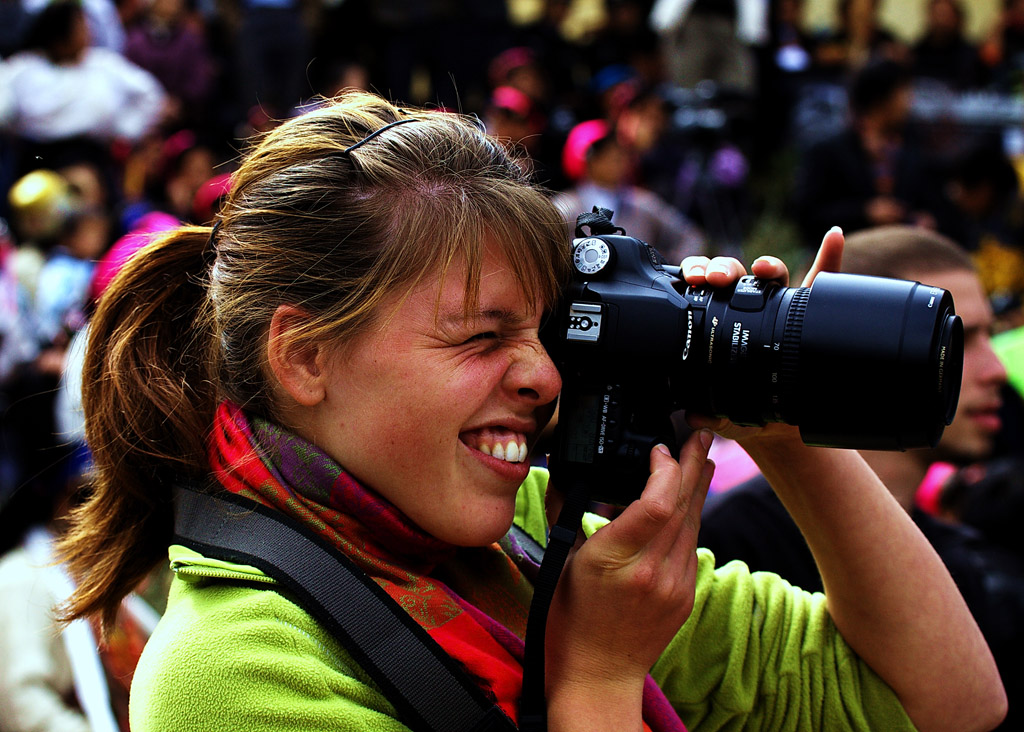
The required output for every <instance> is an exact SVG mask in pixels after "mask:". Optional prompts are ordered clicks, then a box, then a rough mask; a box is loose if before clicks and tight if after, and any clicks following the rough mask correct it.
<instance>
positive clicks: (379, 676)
mask: <svg viewBox="0 0 1024 732" xmlns="http://www.w3.org/2000/svg"><path fill="white" fill-rule="evenodd" d="M174 534H175V536H174V538H175V541H176V542H177V543H179V544H182V545H184V546H187V547H189V548H191V549H194V550H195V551H198V552H200V553H202V554H203V555H204V556H208V557H211V558H216V559H222V560H225V561H229V562H235V563H241V564H248V565H250V566H253V567H256V568H257V569H259V570H260V571H262V572H264V573H265V574H266V575H268V576H269V577H272V578H273V579H275V580H277V582H278V583H280V585H281V586H282V587H284V588H285V589H287V591H288V592H289V593H290V594H291V595H292V596H293V597H294V598H295V599H296V600H297V602H298V604H299V605H300V606H301V607H302V608H303V609H305V610H306V611H307V612H308V613H310V614H311V615H312V616H313V617H314V618H316V619H317V621H318V622H320V623H321V624H322V625H323V626H324V627H326V628H327V629H328V630H329V631H330V632H331V634H332V635H334V637H335V638H337V639H338V641H339V642H340V643H341V644H342V645H343V646H344V647H345V648H346V649H347V650H348V652H349V653H351V654H352V657H353V658H354V659H355V660H356V662H357V663H359V665H360V666H361V667H362V668H363V669H364V670H365V671H366V672H367V673H368V674H369V675H370V676H371V677H372V678H373V680H374V681H375V682H376V683H377V684H378V685H379V686H380V688H381V689H382V690H383V692H384V694H385V695H386V696H387V697H388V699H389V700H390V701H391V702H392V704H394V705H395V708H396V709H397V710H398V713H399V715H400V716H401V718H402V721H403V722H404V723H405V724H407V725H408V726H409V727H410V728H411V729H413V730H416V732H421V731H422V732H507V731H510V730H515V728H516V727H515V725H514V724H513V723H512V721H511V720H510V719H509V718H508V716H507V715H506V714H505V713H504V712H503V711H502V710H501V708H500V707H498V706H497V705H496V704H495V703H494V702H492V701H491V700H489V699H488V698H487V697H486V696H485V695H484V693H483V691H482V690H481V689H480V688H479V687H478V686H477V685H476V684H475V683H474V682H473V681H472V680H471V679H470V678H469V676H468V675H467V674H466V672H465V671H464V670H463V668H462V667H461V666H460V665H459V664H458V663H457V662H456V661H455V660H454V659H453V658H452V657H451V656H449V655H448V654H447V653H446V652H445V651H444V649H442V648H441V646H440V645H438V643H437V642H436V641H435V640H434V639H433V638H431V637H430V635H429V634H428V633H427V632H426V631H425V630H424V629H423V628H422V627H420V625H419V624H417V623H416V621H415V620H413V619H412V617H411V616H410V615H409V614H408V613H407V612H406V611H405V610H404V609H402V607H401V606H399V605H398V603H396V602H395V601H394V600H393V599H391V597H390V596H389V595H388V594H387V593H386V592H385V591H384V590H383V589H381V587H380V586H379V585H378V584H377V583H376V582H374V581H373V580H372V579H371V578H370V577H368V576H367V575H366V574H365V573H364V572H363V571H362V570H360V569H359V568H358V567H356V566H355V565H354V564H353V563H352V562H351V561H350V560H349V559H348V558H347V557H345V556H344V555H343V554H342V553H341V552H339V551H338V550H337V549H335V548H334V547H332V546H330V545H329V544H328V543H326V542H325V541H323V540H322V539H321V538H320V537H317V536H315V535H313V534H311V533H310V532H309V531H308V530H307V529H306V528H305V527H303V526H302V525H301V524H300V523H299V522H297V521H295V520H294V519H291V518H290V517H288V516H285V515H284V514H282V513H280V512H278V511H274V510H273V509H270V508H267V507H265V506H263V505H261V504H258V503H256V502H254V501H251V500H249V499H246V498H243V497H241V496H235V495H232V494H220V495H218V496H212V495H209V494H207V493H203V492H201V491H200V490H199V488H198V487H197V486H194V485H182V484H179V485H178V486H177V487H176V489H175V525H174ZM541 661H542V662H543V654H542V656H541ZM541 689H542V691H543V686H542V687H541Z"/></svg>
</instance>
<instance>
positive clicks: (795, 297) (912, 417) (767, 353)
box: [679, 272, 963, 450]
mask: <svg viewBox="0 0 1024 732" xmlns="http://www.w3.org/2000/svg"><path fill="white" fill-rule="evenodd" d="M684 298H685V299H687V300H688V301H690V302H689V305H690V307H691V308H694V306H696V307H695V308H694V310H695V313H696V312H697V311H702V312H701V313H700V315H701V317H699V318H694V319H695V320H698V321H699V322H700V323H701V325H702V326H703V332H702V337H701V338H698V339H694V338H693V337H692V335H691V338H690V342H691V350H693V349H694V348H695V347H694V343H696V344H697V345H696V352H695V353H694V358H693V360H692V361H691V360H690V358H687V359H686V360H685V361H684V363H685V362H690V363H691V364H692V366H691V367H690V368H685V367H684V371H685V378H686V380H687V381H689V382H691V384H692V383H698V384H703V385H704V386H702V387H700V388H697V389H694V388H693V387H692V386H691V387H689V388H687V387H686V386H685V385H684V384H680V385H679V390H680V392H696V394H695V397H694V398H686V397H685V396H684V395H683V394H682V393H680V395H679V396H680V397H681V399H682V400H683V401H685V402H688V404H687V407H688V408H697V409H704V410H707V411H708V412H710V413H712V414H715V415H718V416H725V417H729V418H731V419H732V420H733V421H735V422H738V423H741V424H764V423H766V422H785V423H788V424H794V425H799V427H800V436H801V438H802V439H803V441H804V442H806V443H807V444H811V445H824V446H832V447H848V448H858V449H871V450H905V449H908V448H914V447H927V446H934V445H935V444H936V443H937V442H938V440H939V437H941V435H942V431H943V429H944V428H945V426H946V425H947V424H949V423H950V421H952V419H953V415H954V413H955V411H956V404H957V399H958V398H959V394H960V378H961V374H962V368H963V326H962V324H961V322H960V319H959V318H958V317H957V316H956V314H955V312H954V306H953V299H952V297H951V296H950V294H949V293H948V292H946V291H945V290H942V289H940V288H937V287H931V286H928V285H923V284H920V283H918V282H911V281H908V280H895V279H886V278H881V277H868V276H864V275H850V274H835V273H828V272H824V273H821V274H819V275H818V276H817V278H816V279H815V281H814V284H813V286H812V287H795V288H790V287H781V286H779V285H777V284H773V283H765V282H762V281H759V280H757V279H756V278H753V277H745V278H742V279H741V280H740V282H739V283H738V284H737V285H736V287H735V288H734V289H732V290H731V291H720V292H716V291H707V290H696V289H694V288H686V289H685V291H684ZM683 375H684V374H683V373H680V377H682V376H683ZM693 380H695V381H693Z"/></svg>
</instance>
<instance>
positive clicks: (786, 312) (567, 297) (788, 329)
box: [543, 209, 963, 505]
mask: <svg viewBox="0 0 1024 732" xmlns="http://www.w3.org/2000/svg"><path fill="white" fill-rule="evenodd" d="M587 228H589V235H588V234H586V233H585V231H584V230H585V229H587ZM571 246H572V262H573V270H574V271H573V278H572V281H571V283H570V284H569V285H568V287H567V289H566V290H565V292H564V296H563V298H562V299H561V301H560V303H559V305H558V307H557V309H556V310H555V312H554V313H553V314H552V316H551V317H550V318H549V319H548V321H547V323H546V325H545V327H544V333H543V338H544V341H545V346H546V347H547V348H548V351H549V353H551V355H552V358H553V359H554V360H555V362H556V364H557V366H558V368H559V370H560V372H561V374H562V380H563V387H562V393H561V397H560V402H559V415H558V425H557V428H556V433H555V445H554V448H553V451H552V455H551V463H550V464H551V470H552V473H553V474H555V475H557V474H559V473H562V474H569V475H570V476H571V477H572V478H573V479H577V480H585V481H586V482H587V484H588V485H589V486H590V493H591V498H592V499H593V500H596V501H601V502H606V503H613V504H619V505H623V504H625V503H628V502H630V501H632V500H633V499H635V498H636V496H637V495H638V492H639V491H640V490H641V489H642V488H643V486H644V485H645V483H646V479H647V477H648V475H649V473H650V468H649V456H650V451H651V449H652V448H653V447H654V446H655V445H656V444H658V443H665V444H666V445H669V446H670V447H671V448H672V449H673V450H674V451H676V450H677V449H678V446H677V444H676V435H675V430H674V428H673V423H672V419H671V415H672V414H673V413H674V412H677V411H679V410H689V411H692V412H697V413H702V414H708V415H713V416H719V417H728V418H729V419H731V420H732V421H733V422H735V423H737V424H744V425H764V424H766V423H769V422H783V423H786V424H791V425H797V426H799V429H800V436H801V439H802V440H803V441H804V442H805V443H807V444H809V445H820V446H831V447H843V448H858V449H870V450H905V449H908V448H916V447H926V446H934V445H935V444H936V443H937V442H938V440H939V437H940V436H941V435H942V431H943V429H944V428H945V426H946V425H948V424H949V423H950V421H951V420H952V418H953V415H954V413H955V411H956V404H957V399H958V398H959V394H960V379H961V374H962V369H963V326H962V324H961V322H960V318H959V317H957V316H956V314H955V312H954V308H953V299H952V297H951V296H950V294H949V293H948V292H947V291H945V290H943V289H940V288H937V287H931V286H928V285H923V284H920V283H918V282H911V281H906V280H895V279H886V278H879V277H868V276H863V275H851V274H835V273H827V272H823V273H820V274H819V275H818V276H817V277H816V279H815V281H814V284H813V287H783V286H781V285H779V284H778V283H776V282H766V281H762V280H760V279H758V278H756V277H752V276H746V277H742V278H741V279H740V280H739V281H738V282H737V283H736V284H735V285H734V286H733V287H729V288H726V289H721V290H718V289H711V288H707V287H692V286H687V284H686V283H685V282H683V281H682V280H681V279H680V277H679V268H678V267H672V266H669V265H668V264H667V263H666V262H665V261H664V259H663V258H662V257H661V256H660V255H659V254H658V252H657V251H656V250H655V249H654V248H652V247H651V246H649V245H647V244H646V243H644V242H643V241H640V240H639V239H635V238H632V237H629V236H626V235H625V232H624V231H623V230H622V229H619V228H617V227H615V226H614V225H612V223H611V212H610V211H606V210H603V209H595V211H594V213H592V214H585V215H583V216H580V218H579V220H578V222H577V227H576V238H575V239H574V240H573V241H572V243H571Z"/></svg>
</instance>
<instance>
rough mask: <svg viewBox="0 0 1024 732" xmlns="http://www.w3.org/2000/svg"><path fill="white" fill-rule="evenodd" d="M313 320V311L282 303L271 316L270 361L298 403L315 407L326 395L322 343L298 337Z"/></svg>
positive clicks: (268, 355)
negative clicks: (311, 319) (310, 318)
mask: <svg viewBox="0 0 1024 732" xmlns="http://www.w3.org/2000/svg"><path fill="white" fill-rule="evenodd" d="M308 322H309V314H308V313H306V311H305V310H303V309H302V308H299V307H296V306H294V305H278V307H277V310H275V311H274V315H273V317H271V319H270V333H269V336H268V340H267V361H268V363H269V364H270V370H271V372H272V373H273V374H274V376H275V377H276V378H277V381H278V383H279V384H280V385H281V388H283V389H284V390H285V392H287V393H288V395H289V396H291V398H292V399H294V400H295V401H296V402H297V403H298V404H300V405H301V406H304V407H313V406H316V405H317V404H319V403H320V402H321V401H323V399H324V397H325V396H326V388H325V384H324V379H325V368H324V367H325V361H326V357H327V353H326V351H325V349H324V347H323V346H322V345H317V344H310V343H305V342H301V341H298V340H296V339H294V337H293V336H294V335H295V333H296V332H297V331H299V330H300V329H301V328H302V327H303V326H304V325H306V324H307V323H308Z"/></svg>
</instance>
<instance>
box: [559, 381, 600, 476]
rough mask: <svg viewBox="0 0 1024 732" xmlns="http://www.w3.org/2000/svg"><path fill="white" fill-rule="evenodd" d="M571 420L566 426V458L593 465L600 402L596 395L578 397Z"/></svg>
mask: <svg viewBox="0 0 1024 732" xmlns="http://www.w3.org/2000/svg"><path fill="white" fill-rule="evenodd" d="M574 407H575V409H574V410H573V412H572V415H573V419H572V421H571V423H570V424H569V425H568V432H567V435H566V437H567V440H566V442H567V443H568V444H567V446H566V447H567V450H566V457H567V458H568V460H569V461H570V462H574V463H587V464H590V463H593V462H594V456H595V451H596V449H597V425H598V422H599V421H600V419H601V402H600V397H599V396H598V395H597V394H593V395H587V396H579V397H577V398H576V400H575V404H574Z"/></svg>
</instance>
